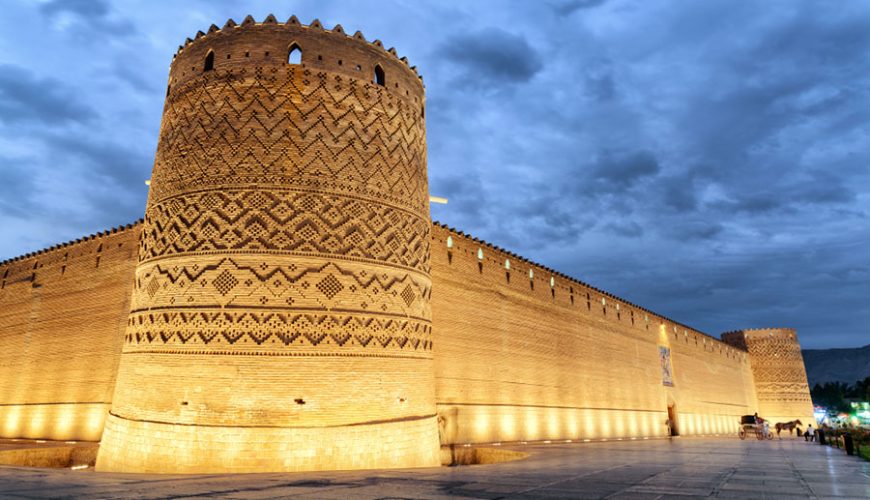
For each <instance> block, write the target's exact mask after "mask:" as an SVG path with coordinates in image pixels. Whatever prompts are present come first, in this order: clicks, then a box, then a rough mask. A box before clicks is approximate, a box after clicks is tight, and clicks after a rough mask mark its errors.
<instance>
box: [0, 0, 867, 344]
mask: <svg viewBox="0 0 870 500" xmlns="http://www.w3.org/2000/svg"><path fill="white" fill-rule="evenodd" d="M868 7H870V5H868V3H867V2H865V1H861V0H854V1H850V0H841V1H837V2H831V1H818V2H813V1H800V0H788V1H776V0H758V1H748V0H747V1H734V0H721V1H718V0H705V1H703V2H699V1H688V0H687V1H676V0H674V1H666V0H661V1H651V0H566V1H559V0H538V1H515V2H508V1H504V2H496V1H492V2H484V1H456V2H452V3H450V2H446V1H432V2H423V1H421V0H391V1H389V0H385V1H377V2H375V1H353V2H351V1H343V2H339V1H327V0H311V1H296V2H280V1H276V0H272V1H242V0H237V1H233V0H225V1H218V0H202V1H184V2H179V1H172V2H168V1H166V2H164V1H158V0H124V1H123V2H120V1H119V2H109V1H108V0H51V1H42V2H38V1H20V2H15V1H4V2H3V13H2V16H0V228H2V229H3V237H2V239H0V259H3V258H8V257H13V256H16V255H19V254H22V253H25V252H29V251H33V250H37V249H40V248H43V247H45V246H49V245H51V244H54V243H57V242H60V241H65V240H69V239H75V238H77V237H79V236H81V235H84V234H90V233H92V232H96V231H99V230H102V229H105V228H109V227H111V226H115V225H121V224H125V223H128V222H132V221H133V220H135V219H138V218H139V217H141V216H142V213H143V210H144V204H145V197H146V188H145V186H144V184H143V180H144V179H146V178H148V177H150V171H151V166H152V161H153V154H154V151H155V147H156V139H157V130H158V127H159V124H160V112H161V108H162V104H163V90H164V88H165V84H166V78H167V71H168V66H169V62H170V60H171V58H172V55H173V54H174V52H175V49H176V47H177V46H178V45H179V44H180V43H181V42H183V41H184V39H185V38H186V37H188V36H192V35H193V34H194V33H196V31H197V30H200V29H201V30H204V31H205V30H207V29H208V26H209V25H210V24H211V23H213V22H214V23H215V24H218V25H219V26H222V25H223V23H224V22H225V21H226V19H227V18H229V17H232V18H234V19H235V20H236V21H238V22H240V21H241V20H242V19H243V18H244V16H245V15H246V14H249V13H250V14H253V15H254V17H255V18H256V19H257V20H262V19H263V18H264V17H265V16H266V15H267V14H268V13H270V12H273V13H274V14H275V15H276V16H277V17H278V18H279V19H281V20H284V19H287V18H288V17H290V15H291V14H296V15H297V16H298V17H299V18H300V19H301V20H302V21H303V22H305V23H308V22H310V21H311V20H312V19H314V18H319V19H320V20H321V21H322V22H323V23H324V25H326V26H327V27H332V26H333V25H334V24H336V23H341V24H342V25H343V26H344V28H345V30H346V31H348V32H350V33H353V32H354V31H356V30H361V31H362V32H363V33H364V34H365V35H366V36H367V38H369V39H374V38H380V39H381V40H383V41H384V42H385V45H386V46H387V47H389V46H396V47H397V49H398V51H399V54H400V55H406V56H408V58H409V59H410V60H411V63H412V64H415V65H417V67H418V68H419V70H420V71H421V73H422V74H423V76H424V80H425V84H426V88H427V113H426V118H427V128H428V141H429V175H430V181H431V191H432V193H433V194H436V195H441V196H446V197H448V198H449V199H450V203H449V204H448V205H446V206H433V211H432V215H433V218H434V219H436V220H440V221H441V222H444V223H446V224H448V225H450V226H454V227H457V228H460V229H462V230H464V231H466V232H469V233H471V234H473V235H475V236H478V237H480V238H483V239H485V240H487V241H490V242H492V243H494V244H497V245H499V246H502V247H506V248H508V249H511V250H513V251H515V252H517V253H519V254H522V255H524V256H527V257H529V258H531V259H533V260H535V261H537V262H540V263H542V264H544V265H547V266H549V267H553V268H556V269H559V270H561V271H563V272H565V273H566V274H569V275H572V276H574V277H576V278H579V279H581V280H584V281H586V282H589V283H591V284H593V285H595V286H597V287H599V288H603V289H605V290H608V291H610V292H612V293H615V294H617V295H619V296H621V297H624V298H625V299H627V300H630V301H632V302H635V303H637V304H640V305H643V306H645V307H648V308H650V309H652V310H654V311H657V312H660V313H662V314H665V315H667V316H669V317H671V318H673V319H675V320H678V321H681V322H683V323H686V324H689V325H692V326H694V327H696V328H699V329H701V330H702V331H705V332H708V333H712V334H718V333H719V332H721V331H725V330H730V329H735V328H743V327H759V326H793V327H796V328H797V329H798V333H799V335H800V338H801V341H802V344H803V346H804V347H840V346H842V347H847V346H858V345H863V344H867V343H870V327H868V325H870V307H868V305H870V304H868V302H870V224H868V217H867V216H868V211H870V8H868Z"/></svg>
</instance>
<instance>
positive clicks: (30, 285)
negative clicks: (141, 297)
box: [0, 223, 140, 441]
mask: <svg viewBox="0 0 870 500" xmlns="http://www.w3.org/2000/svg"><path fill="white" fill-rule="evenodd" d="M139 229H140V225H139V224H138V223H137V224H135V225H129V226H126V227H123V228H116V229H113V230H111V231H107V232H105V233H99V234H97V235H91V236H90V237H87V238H83V239H81V240H78V241H76V242H71V243H67V244H64V245H58V246H56V247H52V248H51V249H48V250H45V251H42V252H39V253H36V254H29V255H26V256H23V257H19V258H17V259H13V260H10V261H6V262H0V280H2V282H0V436H3V437H7V438H34V439H36V438H38V439H56V440H81V441H98V440H99V439H100V436H101V434H102V432H103V423H104V421H105V418H106V414H107V412H108V409H109V405H110V404H111V398H112V389H113V387H114V382H115V374H116V370H117V368H118V357H119V356H120V354H121V342H122V338H123V331H124V325H125V323H126V316H127V312H128V310H129V300H130V285H131V280H132V277H133V268H134V267H135V265H136V260H135V257H136V242H137V239H138V237H139Z"/></svg>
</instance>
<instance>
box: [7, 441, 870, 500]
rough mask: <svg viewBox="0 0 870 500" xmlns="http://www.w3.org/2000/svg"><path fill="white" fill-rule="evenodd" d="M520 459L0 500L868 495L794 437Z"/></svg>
mask: <svg viewBox="0 0 870 500" xmlns="http://www.w3.org/2000/svg"><path fill="white" fill-rule="evenodd" d="M505 448H508V449H517V450H522V451H526V452H529V453H530V454H531V456H530V457H529V458H528V459H526V460H521V461H516V462H507V463H501V464H492V465H474V466H463V467H442V468H428V469H412V470H379V471H339V472H316V473H296V474H280V473H273V474H240V475H230V474H211V475H203V474H200V475H139V474H114V473H105V474H104V473H97V472H93V471H92V470H86V471H73V470H59V469H33V468H21V467H0V497H2V498H83V497H87V498H131V497H135V498H233V499H249V498H304V499H342V500H344V499H348V498H427V499H429V498H431V499H439V498H479V499H502V498H505V499H507V498H510V499H520V498H522V499H535V498H537V499H545V498H578V499H581V498H608V499H623V500H629V499H639V500H645V499H656V500H663V499H669V498H673V499H680V500H687V499H691V498H710V497H716V498H743V499H747V498H751V499H780V498H848V499H852V498H854V499H858V498H861V499H867V498H870V462H866V461H864V460H861V459H860V458H857V457H848V456H846V455H845V454H843V453H842V452H841V451H839V450H836V449H831V448H827V447H823V446H819V445H817V444H813V443H806V442H804V441H802V440H788V439H784V440H782V441H779V440H774V441H763V442H762V441H740V440H738V439H736V438H734V439H722V438H719V439H713V438H711V439H700V438H699V439H686V438H678V439H673V440H657V441H636V442H632V441H621V442H600V443H574V444H547V445H529V446H522V447H507V446H506V447H505Z"/></svg>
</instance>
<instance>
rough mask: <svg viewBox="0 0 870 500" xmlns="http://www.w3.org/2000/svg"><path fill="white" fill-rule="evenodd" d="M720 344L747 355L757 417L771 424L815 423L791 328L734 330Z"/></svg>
mask: <svg viewBox="0 0 870 500" xmlns="http://www.w3.org/2000/svg"><path fill="white" fill-rule="evenodd" d="M722 340H723V341H724V342H726V343H728V344H731V345H733V346H735V347H738V348H740V349H744V350H746V351H747V352H748V353H749V364H750V367H751V368H752V378H753V379H754V380H755V392H756V396H757V398H758V414H759V415H760V416H762V417H764V418H766V419H768V420H770V421H772V423H776V422H788V421H791V420H800V421H801V422H802V423H803V424H804V425H808V424H811V423H812V424H814V423H815V421H814V418H813V403H812V399H811V398H810V388H809V384H808V383H807V372H806V368H805V367H804V358H803V355H802V354H801V346H800V343H798V338H797V333H796V332H795V330H794V329H793V328H757V329H755V328H753V329H747V330H737V331H733V332H728V333H723V334H722Z"/></svg>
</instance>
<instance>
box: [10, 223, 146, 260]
mask: <svg viewBox="0 0 870 500" xmlns="http://www.w3.org/2000/svg"><path fill="white" fill-rule="evenodd" d="M142 222H144V220H143V219H138V220H137V221H136V222H133V223H131V224H125V225H123V226H117V227H113V228H110V229H106V230H105V231H99V232H97V233H94V234H91V235H90V236H82V237H81V238H76V239H75V240H70V241H66V242H63V243H58V244H56V245H52V246H50V247H47V248H43V249H41V250H36V251H35V252H28V253H26V254H23V255H18V256H16V257H10V258H8V259H6V260H0V266H8V265H11V264H13V263H16V262H21V261H24V260H27V259H30V258H33V257H39V256H42V255H44V254H47V253H49V252H53V251H55V250H60V249H62V248H66V247H68V246H71V245H78V244H81V243H85V242H88V241H91V240H95V239H97V238H103V237H105V236H109V235H111V234H116V233H119V232H123V231H129V230H130V229H133V228H134V227H136V226H138V225H140V224H142Z"/></svg>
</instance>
